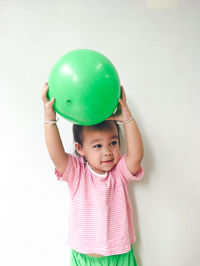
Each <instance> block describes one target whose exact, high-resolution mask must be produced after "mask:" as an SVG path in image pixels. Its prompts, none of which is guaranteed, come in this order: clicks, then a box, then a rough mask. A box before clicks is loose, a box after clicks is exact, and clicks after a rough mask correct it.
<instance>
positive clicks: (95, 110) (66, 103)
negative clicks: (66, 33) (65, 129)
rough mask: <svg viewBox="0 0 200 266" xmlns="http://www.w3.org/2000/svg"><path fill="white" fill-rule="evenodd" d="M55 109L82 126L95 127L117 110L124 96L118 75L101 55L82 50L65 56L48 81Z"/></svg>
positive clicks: (56, 64)
mask: <svg viewBox="0 0 200 266" xmlns="http://www.w3.org/2000/svg"><path fill="white" fill-rule="evenodd" d="M48 87H49V90H48V97H49V99H51V98H52V97H54V98H55V102H54V106H53V107H54V110H55V111H56V112H57V113H58V114H60V115H61V116H63V117H64V118H66V119H68V120H69V121H71V122H73V123H75V124H79V125H88V126H89V125H94V124H98V123H100V122H102V121H104V120H105V119H107V118H108V117H109V116H110V115H112V113H113V112H114V111H115V110H116V108H117V105H118V100H119V97H120V95H121V87H120V80H119V76H118V73H117V71H116V69H115V67H114V66H113V64H112V63H111V62H110V60H109V59H108V58H106V57H105V56H104V55H102V54H101V53H99V52H96V51H93V50H89V49H80V50H74V51H71V52H69V53H67V54H65V55H64V56H62V57H61V58H60V59H59V60H58V61H57V62H56V63H55V65H54V66H53V68H52V70H51V72H50V75H49V79H48Z"/></svg>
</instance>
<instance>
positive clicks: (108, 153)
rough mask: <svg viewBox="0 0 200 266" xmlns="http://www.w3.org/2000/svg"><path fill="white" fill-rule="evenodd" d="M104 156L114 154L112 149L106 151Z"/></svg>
mask: <svg viewBox="0 0 200 266" xmlns="http://www.w3.org/2000/svg"><path fill="white" fill-rule="evenodd" d="M104 154H105V156H109V155H111V154H112V152H111V150H110V149H105V151H104Z"/></svg>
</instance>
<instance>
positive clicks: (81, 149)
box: [75, 142, 84, 156]
mask: <svg viewBox="0 0 200 266" xmlns="http://www.w3.org/2000/svg"><path fill="white" fill-rule="evenodd" d="M75 149H76V151H77V152H78V153H79V154H80V155H81V156H84V152H83V146H82V145H81V144H80V143H78V142H75Z"/></svg>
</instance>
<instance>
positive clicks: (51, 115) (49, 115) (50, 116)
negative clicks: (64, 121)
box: [42, 82, 56, 120]
mask: <svg viewBox="0 0 200 266" xmlns="http://www.w3.org/2000/svg"><path fill="white" fill-rule="evenodd" d="M48 89H49V88H48V85H47V82H45V84H44V87H43V89H42V101H43V104H44V114H45V120H55V119H56V112H55V111H54V109H53V103H54V101H55V98H52V99H51V100H50V101H49V99H48V97H47V92H48Z"/></svg>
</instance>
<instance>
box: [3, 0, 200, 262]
mask: <svg viewBox="0 0 200 266" xmlns="http://www.w3.org/2000/svg"><path fill="white" fill-rule="evenodd" d="M199 14H200V4H199V1H195V0H179V1H178V0H168V1H167V0H160V1H159V0H146V1H145V0H140V1H139V0H138V1H134V0H132V1H130V0H128V1H123V0H115V1H114V0H110V1H106V0H102V1H95V0H93V1H92V0H84V1H80V0H79V1H77V0H73V1H72V0H65V1H64V0H62V1H61V0H58V1H53V0H49V1H47V0H40V1H39V0H36V1H25V0H19V1H14V0H7V1H4V0H0V73H1V74H0V85H1V94H0V100H1V104H0V108H1V131H0V132H1V137H0V140H1V144H0V145H1V146H0V147H1V160H0V162H1V178H0V253H1V254H0V264H1V265H3V266H25V265H29V266H32V265H34V266H35V265H37V266H44V265H48V266H53V265H57V266H66V265H69V254H70V247H69V246H68V245H67V237H68V211H69V195H68V187H67V184H66V183H62V182H57V178H56V176H54V166H53V164H52V162H51V161H50V158H49V156H48V153H47V149H46V146H45V141H44V131H43V106H42V101H41V98H40V96H41V89H42V87H43V84H44V82H45V81H48V75H49V71H50V69H51V67H52V66H53V64H54V63H55V61H56V60H57V59H58V58H59V57H61V56H62V55H64V54H65V53H67V52H69V51H71V50H74V49H80V48H88V49H94V50H97V51H99V52H101V53H103V54H104V55H105V56H107V57H108V58H109V59H110V60H111V61H112V62H113V64H114V65H115V67H116V68H117V70H118V73H119V76H120V80H121V84H123V85H124V88H125V90H126V94H127V98H128V104H129V106H130V108H131V110H132V113H133V116H134V117H135V119H136V121H137V123H138V126H139V128H140V131H141V134H142V137H143V143H144V149H145V156H144V159H143V162H142V166H143V168H144V171H145V176H144V178H143V180H141V181H140V182H134V183H131V184H130V186H129V188H128V189H129V193H130V197H131V201H132V204H133V209H134V217H135V227H136V230H137V233H136V236H137V242H136V244H135V245H134V247H135V252H136V257H137V260H138V265H139V266H168V265H171V266H188V265H193V266H198V265H199V260H200V255H199V254H200V253H199V241H200V232H199V223H200V207H199V200H200V193H199V187H200V180H199V177H200V175H199V172H200V164H199V151H200V149H199V148H200V140H199V136H200V123H199V122H200V121H199V117H200V87H199V82H200V80H199V67H200V65H199V61H200V52H199V47H200V19H199ZM58 126H59V129H60V134H61V136H62V139H63V143H64V146H65V148H66V150H67V151H68V152H73V141H72V133H71V123H69V122H68V121H66V120H65V119H62V118H60V121H59V124H58Z"/></svg>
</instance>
